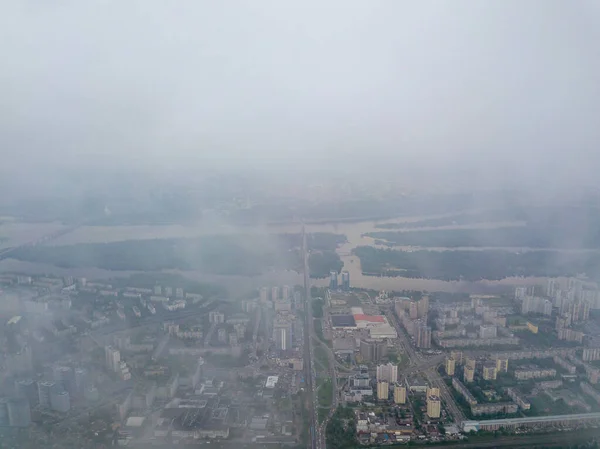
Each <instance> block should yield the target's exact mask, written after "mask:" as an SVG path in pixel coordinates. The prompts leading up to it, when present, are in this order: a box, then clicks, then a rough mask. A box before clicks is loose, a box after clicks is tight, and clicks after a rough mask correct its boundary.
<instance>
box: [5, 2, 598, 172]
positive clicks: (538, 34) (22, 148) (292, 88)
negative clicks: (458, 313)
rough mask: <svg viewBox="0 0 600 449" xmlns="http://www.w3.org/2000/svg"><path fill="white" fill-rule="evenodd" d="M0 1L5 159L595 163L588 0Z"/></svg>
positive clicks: (562, 166) (54, 162)
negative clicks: (432, 0)
mask: <svg viewBox="0 0 600 449" xmlns="http://www.w3.org/2000/svg"><path fill="white" fill-rule="evenodd" d="M3 9H4V13H3V15H2V18H0V54H2V55H3V56H2V58H3V59H2V70H0V98H2V101H0V148H1V150H0V151H1V152H2V155H3V158H4V159H5V161H6V166H9V165H10V166H18V165H20V164H23V163H27V164H28V165H29V166H35V165H36V164H37V165H38V167H41V168H47V167H49V166H60V167H64V166H73V167H75V166H77V167H79V166H90V165H93V164H99V165H103V166H106V167H111V166H115V165H124V166H127V167H150V168H152V167H165V166H173V167H193V166H198V167H202V166H206V165H207V164H209V165H210V164H220V165H228V166H232V165H233V166H240V167H244V168H246V167H248V168H250V167H271V166H281V165H285V166H288V167H301V166H303V167H311V166H318V165H323V164H330V165H331V166H332V167H333V166H340V167H353V168H356V167H371V168H373V169H377V168H380V167H381V166H382V165H384V166H385V168H386V169H387V170H392V171H393V170H408V169H414V168H415V167H417V168H423V169H425V168H424V167H426V168H427V170H439V171H451V170H453V169H455V168H458V167H460V168H461V169H467V170H471V172H469V173H480V171H481V169H482V168H486V169H487V170H493V171H494V174H493V175H492V176H491V178H494V176H498V177H499V178H500V179H505V177H506V175H505V174H504V173H505V171H506V170H512V171H513V173H518V174H519V175H520V176H523V175H525V176H533V173H536V174H539V173H541V176H544V177H547V178H548V179H557V177H559V178H560V177H561V176H562V177H564V178H566V181H572V180H573V179H576V180H579V179H583V178H585V179H588V177H589V178H591V177H592V175H593V174H594V173H595V172H597V169H598V167H599V162H600V161H599V159H598V158H599V157H600V156H597V155H596V153H599V152H598V151H597V144H598V141H600V127H598V126H597V122H598V117H600V86H599V84H598V82H597V80H598V79H600V69H599V64H600V58H599V56H600V54H599V53H600V44H599V42H600V36H599V34H600V32H599V31H598V28H597V27H596V24H597V23H598V18H599V15H600V11H599V8H598V7H597V4H595V3H594V2H593V1H579V2H563V1H553V0H546V1H529V2H522V1H514V0H506V1H502V2H467V1H455V2H449V1H447V2H442V1H440V2H422V1H412V2H411V1H403V2H398V1H394V0H389V1H376V0H374V1H369V2H365V1H359V0H333V1H329V2H325V3H323V2H317V1H301V2H281V1H275V0H271V1H261V2H254V1H250V0H244V1H242V0H240V1H236V2H234V3H229V2H211V1H198V0H193V1H192V0H189V1H183V0H182V1H178V2H175V3H172V2H161V1H154V0H139V1H129V2H119V1H86V2H75V1H59V2H50V3H47V2H38V1H29V2H13V3H11V4H9V5H4V7H3ZM583 161H586V163H585V164H583V163H582V162H583ZM6 166H5V167H6ZM565 171H566V172H567V174H564V173H565ZM561 173H562V174H561ZM510 176H513V175H510ZM538 179H540V178H539V176H537V175H536V182H537V180H538Z"/></svg>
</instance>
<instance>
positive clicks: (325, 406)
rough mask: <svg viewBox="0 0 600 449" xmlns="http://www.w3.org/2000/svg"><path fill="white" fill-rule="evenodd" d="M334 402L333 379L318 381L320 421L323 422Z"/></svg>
mask: <svg viewBox="0 0 600 449" xmlns="http://www.w3.org/2000/svg"><path fill="white" fill-rule="evenodd" d="M332 402H333V384H332V382H331V379H321V380H319V381H317V403H318V405H319V410H318V413H319V422H320V423H321V422H323V421H324V420H325V418H326V417H327V414H328V413H329V409H330V408H331V403H332Z"/></svg>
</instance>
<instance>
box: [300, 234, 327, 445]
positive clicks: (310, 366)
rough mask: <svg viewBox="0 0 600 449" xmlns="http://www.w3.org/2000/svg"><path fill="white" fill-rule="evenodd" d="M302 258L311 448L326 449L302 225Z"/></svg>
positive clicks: (306, 256) (305, 360) (306, 250)
mask: <svg viewBox="0 0 600 449" xmlns="http://www.w3.org/2000/svg"><path fill="white" fill-rule="evenodd" d="M302 257H303V260H304V295H305V297H304V304H305V309H304V310H305V312H306V314H305V315H306V316H305V319H304V369H305V372H306V373H305V379H306V392H307V397H308V413H309V423H310V425H309V427H310V429H309V432H310V436H309V438H310V439H309V447H310V448H311V449H324V448H325V445H324V440H325V438H324V435H323V436H322V435H321V434H320V433H319V427H318V425H317V409H316V407H315V405H316V400H315V396H316V394H315V393H316V382H315V369H314V352H313V348H312V337H313V335H314V333H315V329H314V323H313V314H312V298H311V295H310V282H309V275H310V272H309V269H308V247H307V244H306V232H305V229H304V225H302Z"/></svg>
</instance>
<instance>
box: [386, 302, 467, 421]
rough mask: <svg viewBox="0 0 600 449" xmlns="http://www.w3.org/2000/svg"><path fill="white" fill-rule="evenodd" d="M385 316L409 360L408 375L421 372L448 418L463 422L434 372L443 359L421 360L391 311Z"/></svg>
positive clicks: (439, 357)
mask: <svg viewBox="0 0 600 449" xmlns="http://www.w3.org/2000/svg"><path fill="white" fill-rule="evenodd" d="M387 316H388V320H389V321H390V323H392V324H393V325H394V327H395V328H396V332H397V333H398V338H399V339H400V341H401V342H402V345H403V346H404V349H405V351H406V355H407V356H408V358H409V369H408V373H417V372H422V373H423V374H424V375H425V376H426V377H427V380H428V381H429V383H430V384H431V386H432V387H436V388H439V389H440V396H441V398H442V399H443V400H444V403H445V404H446V408H447V410H448V412H449V414H450V416H452V419H453V420H454V422H455V423H457V424H460V423H461V422H462V421H464V420H465V415H464V414H463V412H462V411H461V410H460V408H459V407H458V405H456V401H454V398H453V397H452V394H451V393H450V391H449V389H448V386H447V385H446V383H445V382H444V381H443V379H442V378H441V376H440V375H439V373H438V372H437V370H436V367H437V365H438V364H439V363H440V362H441V360H442V359H443V356H438V357H434V358H432V359H423V358H421V357H420V356H419V355H417V354H416V352H415V350H414V349H413V347H412V344H411V342H410V341H409V340H408V337H407V335H406V332H405V331H404V328H403V327H402V325H401V324H400V322H399V321H398V318H397V317H396V315H395V314H394V312H393V311H392V310H391V309H390V310H388V311H387Z"/></svg>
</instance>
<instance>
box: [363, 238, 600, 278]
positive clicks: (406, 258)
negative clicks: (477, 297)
mask: <svg viewBox="0 0 600 449" xmlns="http://www.w3.org/2000/svg"><path fill="white" fill-rule="evenodd" d="M353 253H354V254H355V255H357V256H358V257H359V258H360V262H361V267H362V272H363V273H364V274H365V275H372V276H380V275H383V276H392V277H394V276H402V277H408V278H426V279H443V280H449V281H451V280H461V279H462V280H469V281H478V280H481V279H489V280H499V279H504V278H506V277H512V276H542V277H543V276H548V277H558V276H576V275H577V274H578V273H587V274H588V275H589V276H596V275H600V253H599V252H569V253H567V252H562V251H529V252H524V253H512V252H509V251H503V250H482V251H414V252H405V251H397V250H393V249H378V248H373V247H370V246H359V247H357V248H355V249H354V250H353Z"/></svg>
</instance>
